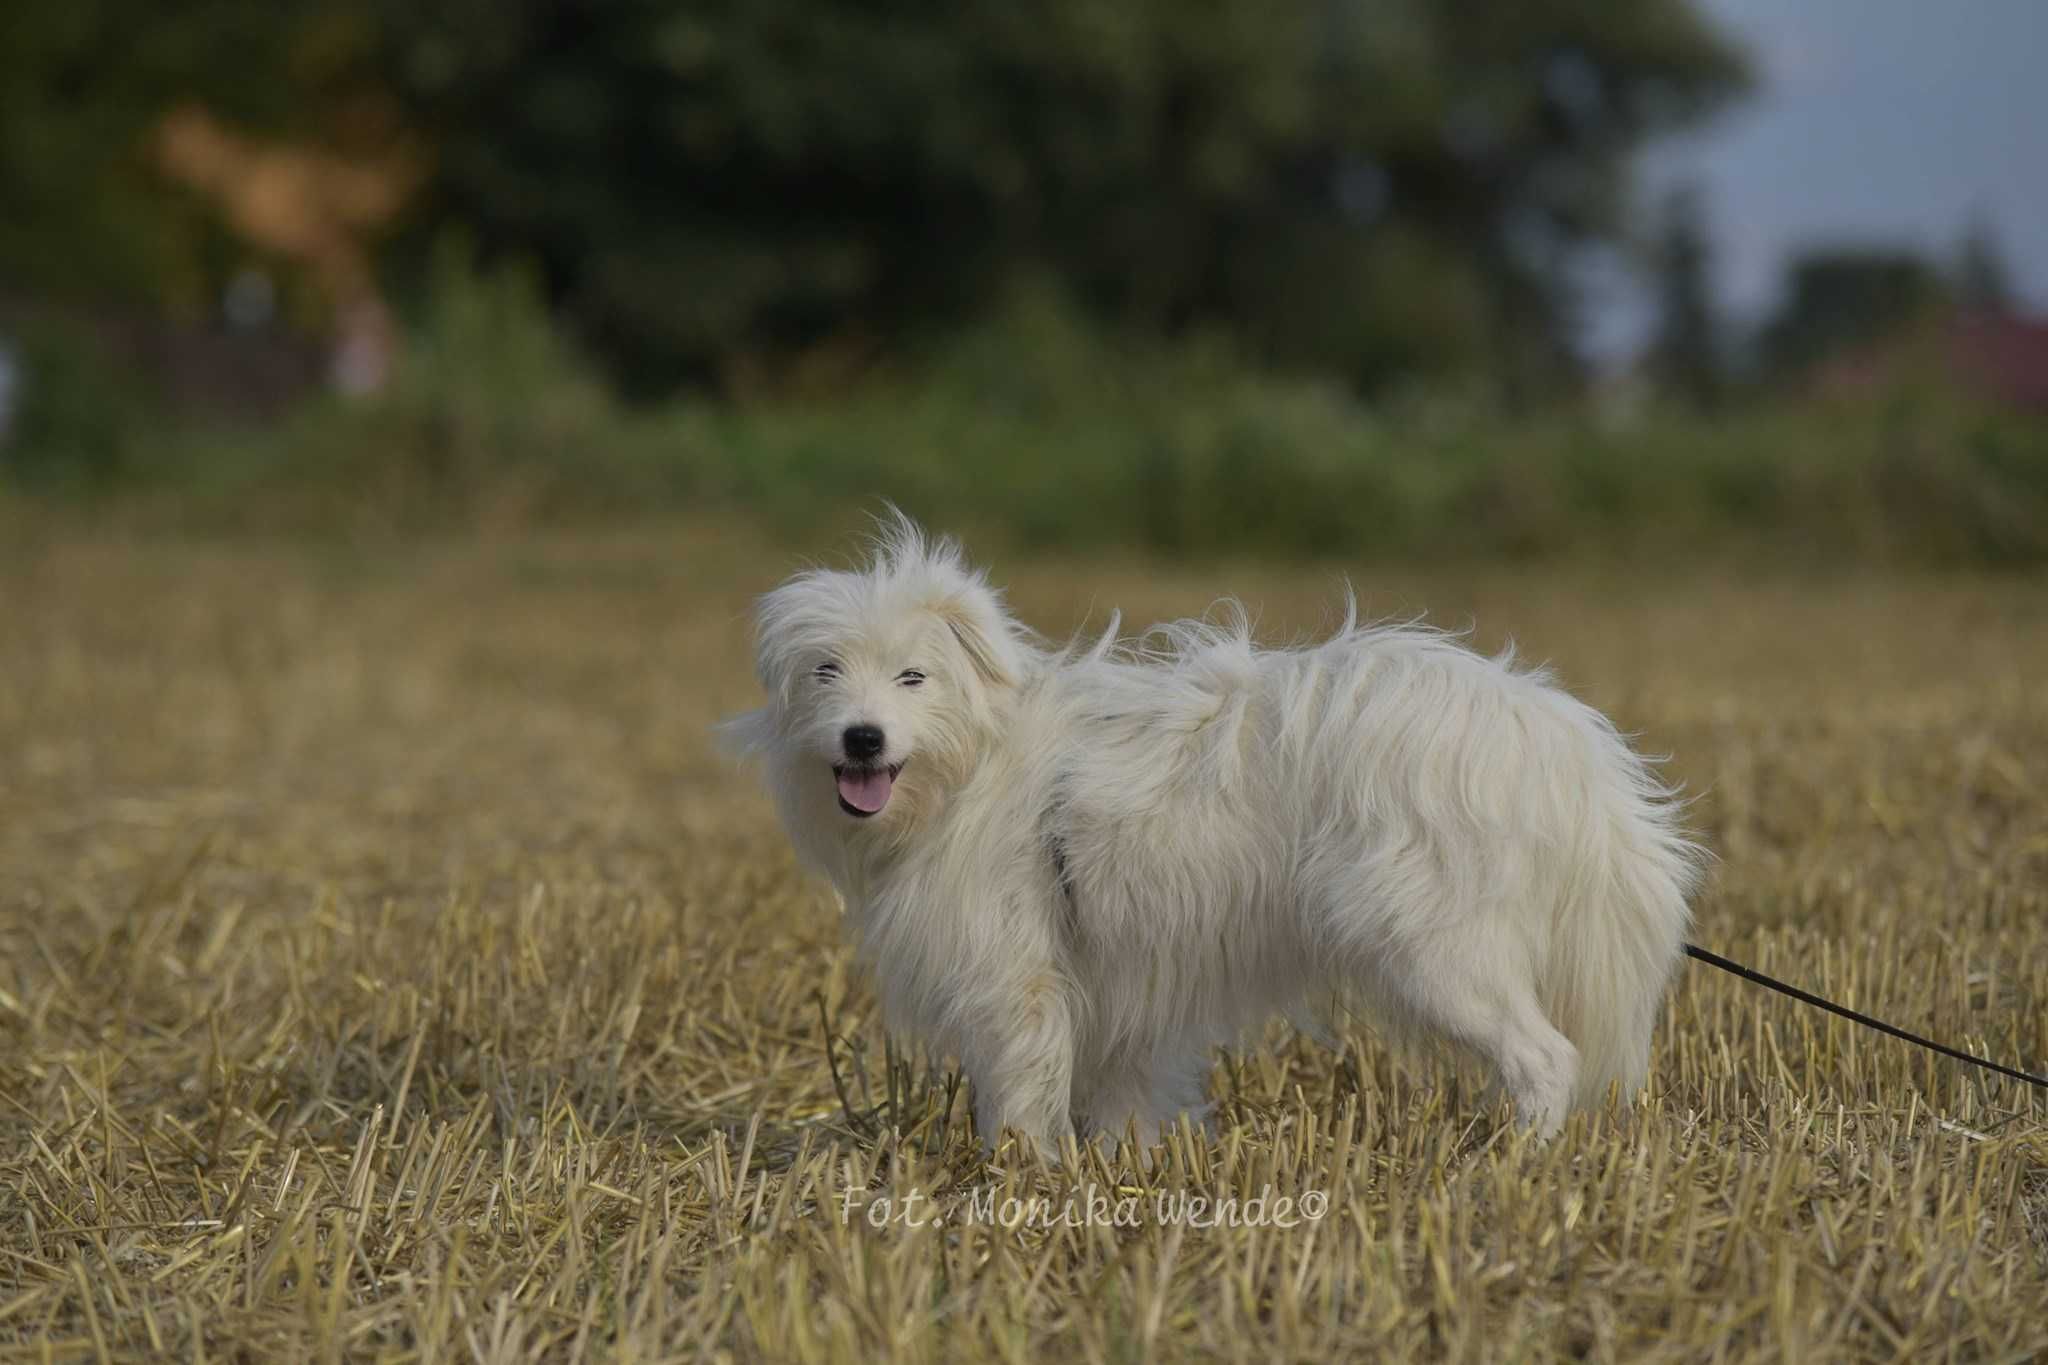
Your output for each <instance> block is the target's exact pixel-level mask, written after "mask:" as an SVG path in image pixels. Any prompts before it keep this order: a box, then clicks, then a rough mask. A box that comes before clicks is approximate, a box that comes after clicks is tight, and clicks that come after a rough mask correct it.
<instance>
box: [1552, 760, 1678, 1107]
mask: <svg viewBox="0 0 2048 1365" xmlns="http://www.w3.org/2000/svg"><path fill="white" fill-rule="evenodd" d="M1601 730H1602V733H1601V736H1600V737H1601V740H1602V741H1603V746H1604V745H1611V748H1610V750H1609V752H1608V753H1606V754H1604V755H1602V758H1603V759H1604V760H1605V761H1603V762H1602V763H1601V764H1600V765H1599V767H1600V769H1601V770H1602V772H1603V774H1604V775H1605V776H1606V777H1607V778H1608V781H1607V782H1606V783H1602V784H1599V785H1601V786H1603V787H1605V790H1599V791H1596V793H1595V794H1594V803H1593V804H1594V811H1595V814H1594V818H1593V819H1591V820H1589V821H1588V822H1586V824H1585V825H1584V826H1583V827H1582V835H1581V837H1582V839H1583V840H1584V844H1583V847H1582V855H1583V856H1582V857H1581V859H1580V860H1579V862H1578V866H1579V868H1580V876H1579V879H1578V884H1577V885H1575V886H1574V887H1572V888H1571V889H1570V890H1569V891H1568V893H1567V895H1566V896H1565V897H1564V901H1563V903H1562V904H1560V905H1559V906H1558V913H1557V920H1556V923H1555V925H1554V927H1553V932H1552V934H1551V936H1550V953H1549V961H1548V962H1547V963H1546V964H1545V965H1544V970H1543V971H1542V973H1541V980H1540V982H1539V986H1540V990H1541V996H1542V1005H1543V1010H1544V1013H1545V1014H1546V1015H1548V1016H1549V1018H1550V1021H1551V1023H1552V1024H1554V1025H1555V1026H1556V1027H1557V1029H1558V1031H1559V1032H1561V1033H1563V1034H1564V1035H1565V1037H1567V1038H1569V1039H1571V1041H1572V1045H1573V1046H1574V1047H1576V1048H1578V1050H1579V1078H1578V1085H1577V1090H1576V1094H1575V1096H1574V1100H1575V1102H1576V1103H1577V1104H1579V1105H1582V1106H1598V1105H1600V1104H1602V1103H1604V1102H1605V1100H1606V1097H1607V1092H1608V1088H1609V1087H1610V1086H1612V1085H1614V1084H1616V1083H1619V1085H1620V1087H1621V1095H1622V1099H1623V1101H1624V1102H1626V1101H1627V1100H1628V1099H1629V1098H1630V1097H1631V1096H1633V1095H1634V1094H1635V1092H1636V1091H1637V1090H1639V1089H1640V1088H1641V1087H1642V1084H1643V1082H1644V1080H1645V1079H1646V1078H1647V1076H1648V1073H1649V1056H1650V1035H1651V1031H1652V1029H1653V1028H1654V1027H1655V1025H1656V1021H1657V1013H1658V1008H1659V1002H1660V1001H1661V1000H1662V998H1663V994H1664V988H1665V986H1666V985H1667V984H1669V982H1670V979H1671V974H1672V971H1673V969H1674V968H1675V967H1676V966H1677V964H1678V961H1679V957H1680V954H1681V952H1682V951H1683V949H1684V946H1685V935H1686V929H1687V926H1688V924H1689V922H1690V918H1691V915H1690V911H1689V910H1688V909H1687V902H1688V901H1689V900H1690V898H1691V896H1692V893H1693V891H1694V890H1695V889H1696V888H1697V887H1698V885H1699V882H1700V879H1701V876H1702V873H1703V872H1704V870H1705V862H1706V853H1705V850H1703V849H1702V848H1700V846H1699V845H1697V844H1695V843H1693V842H1692V841H1691V840H1690V839H1688V838H1687V837H1686V835H1685V832H1684V830H1683V829H1682V827H1681V825H1680V819H1679V817H1680V814H1681V811H1682V806H1681V803H1680V802H1679V801H1678V800H1677V795H1676V793H1675V792H1673V791H1672V790H1671V789H1670V788H1667V787H1665V786H1664V785H1663V784H1662V783H1661V782H1659V781H1658V779H1657V778H1656V776H1655V774H1654V773H1653V772H1652V771H1651V770H1650V768H1649V766H1648V765H1647V764H1646V763H1645V762H1644V761H1643V760H1642V759H1641V758H1640V757H1638V756H1637V755H1636V754H1635V753H1634V752H1632V751H1631V750H1630V749H1629V748H1628V746H1627V745H1626V743H1624V742H1623V740H1622V739H1621V737H1620V736H1619V735H1617V734H1615V733H1613V731H1612V730H1611V729H1609V728H1607V727H1606V726H1605V725H1604V724H1603V725H1602V727H1601ZM1603 807H1604V810H1603V809H1601V808H1603Z"/></svg>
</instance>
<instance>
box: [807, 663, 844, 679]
mask: <svg viewBox="0 0 2048 1365" xmlns="http://www.w3.org/2000/svg"><path fill="white" fill-rule="evenodd" d="M839 674H840V668H839V664H838V661H837V660H834V659H827V660H825V662H824V663H821V664H819V665H818V666H817V667H816V668H814V669H812V670H811V676H812V677H814V678H816V679H817V680H818V681H819V682H831V681H832V680H833V679H834V678H836V677H838V676H839Z"/></svg>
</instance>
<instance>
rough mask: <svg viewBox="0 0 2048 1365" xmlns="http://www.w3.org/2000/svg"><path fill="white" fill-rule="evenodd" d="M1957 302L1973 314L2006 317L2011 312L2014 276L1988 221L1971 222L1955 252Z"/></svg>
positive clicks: (1975, 218) (1973, 219)
mask: <svg viewBox="0 0 2048 1365" xmlns="http://www.w3.org/2000/svg"><path fill="white" fill-rule="evenodd" d="M1955 280H1956V283H1955V290H1956V302H1957V303H1959V304H1961V305H1962V306H1963V307H1965V308H1968V309H1970V310H1971V311H1973V312H1979V313H2006V312H2010V311H2011V310H2012V272H2011V271H2009V270H2007V269H2006V265H2005V250H2004V248H2002V247H2001V246H2000V245H1999V242H1998V233H1997V232H1996V231H1995V230H1994V229H1993V228H1992V226H1991V222H1990V220H1989V219H1987V218H1984V217H1982V216H1981V215H1980V216H1977V217H1974V218H1972V219H1971V220H1970V225H1969V227H1968V228H1967V229H1965V230H1964V232H1963V242H1962V246H1961V247H1960V248H1959V249H1958V250H1957V252H1956V268H1955Z"/></svg>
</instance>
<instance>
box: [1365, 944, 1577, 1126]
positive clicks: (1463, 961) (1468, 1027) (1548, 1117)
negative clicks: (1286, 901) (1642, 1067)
mask: <svg viewBox="0 0 2048 1365" xmlns="http://www.w3.org/2000/svg"><path fill="white" fill-rule="evenodd" d="M1373 977H1374V980H1375V982H1376V984H1377V985H1379V986H1380V987H1381V988H1382V990H1384V991H1385V992H1386V993H1387V994H1388V995H1390V996H1391V997H1392V1001H1393V1003H1395V1004H1396V1005H1397V1006H1398V1007H1399V1009H1400V1011H1401V1013H1402V1014H1404V1015H1406V1016H1407V1018H1408V1020H1409V1021H1411V1022H1413V1023H1415V1024H1418V1025H1420V1026H1421V1027H1422V1028H1423V1029H1424V1030H1426V1031H1428V1032H1431V1033H1435V1034H1438V1035H1440V1036H1442V1037H1444V1038H1447V1039H1449V1040H1450V1041H1452V1042H1455V1043H1458V1044H1460V1045H1462V1046H1464V1047H1466V1048H1468V1049H1470V1050H1471V1051H1473V1052H1476V1053H1478V1054H1479V1056H1480V1057H1482V1058H1484V1059H1485V1060H1486V1062H1487V1063H1488V1064H1489V1065H1490V1066H1491V1067H1492V1068H1493V1071H1494V1074H1495V1076H1496V1077H1497V1078H1498V1080H1499V1082H1500V1084H1501V1086H1502V1087H1503V1088H1504V1089H1505V1090H1506V1091H1507V1093H1508V1095H1509V1096H1510V1097H1511V1098H1512V1099H1513V1100H1514V1103H1515V1117H1516V1119H1517V1121H1518V1122H1520V1123H1521V1125H1522V1126H1523V1127H1525V1128H1531V1129H1534V1130H1535V1131H1536V1132H1537V1134H1539V1135H1540V1136H1543V1137H1551V1136H1553V1135H1555V1134H1556V1132H1557V1130H1558V1129H1559V1128H1561V1127H1562V1126H1563V1125H1564V1118H1565V1114H1566V1113H1567V1112H1568V1111H1569V1110H1570V1108H1571V1103H1572V1092H1573V1089H1574V1087H1575V1086H1576V1085H1577V1083H1578V1074H1579V1052H1578V1049H1577V1048H1575V1047H1573V1046H1572V1043H1571V1040H1570V1039H1569V1038H1566V1037H1565V1036H1564V1034H1562V1033H1560V1032H1558V1030H1557V1028H1556V1027H1555V1026H1554V1025H1553V1024H1552V1023H1551V1022H1550V1020H1549V1019H1548V1018H1547V1017H1545V1015H1544V1013H1543V1010H1542V1008H1541V1007H1540V1006H1539V1005H1538V1004H1537V1001H1536V988H1535V983H1534V980H1533V979H1532V976H1531V974H1530V972H1529V971H1528V970H1527V969H1526V968H1524V967H1523V966H1522V965H1521V964H1520V963H1519V962H1516V961H1513V960H1511V957H1509V956H1503V955H1502V954H1501V953H1500V952H1499V951H1498V949H1497V948H1489V947H1488V946H1483V945H1476V944H1470V943H1465V942H1460V941H1458V938H1457V936H1455V935H1452V936H1446V937H1444V938H1440V939H1436V940H1434V941H1432V942H1429V943H1426V944H1408V945H1404V951H1402V952H1401V953H1400V954H1398V956H1397V957H1396V958H1395V959H1394V960H1383V961H1382V962H1381V963H1380V964H1379V965H1378V968H1377V970H1376V971H1375V972H1374V973H1373Z"/></svg>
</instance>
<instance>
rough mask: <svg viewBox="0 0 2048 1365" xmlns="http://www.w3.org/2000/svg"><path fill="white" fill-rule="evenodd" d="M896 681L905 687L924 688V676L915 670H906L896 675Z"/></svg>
mask: <svg viewBox="0 0 2048 1365" xmlns="http://www.w3.org/2000/svg"><path fill="white" fill-rule="evenodd" d="M896 681H897V682H900V683H902V684H903V685H904V686H905V687H923V686H924V674H922V673H920V672H918V671H917V670H916V669H914V668H906V669H904V670H903V671H902V672H901V673H898V674H897V675H896Z"/></svg>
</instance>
